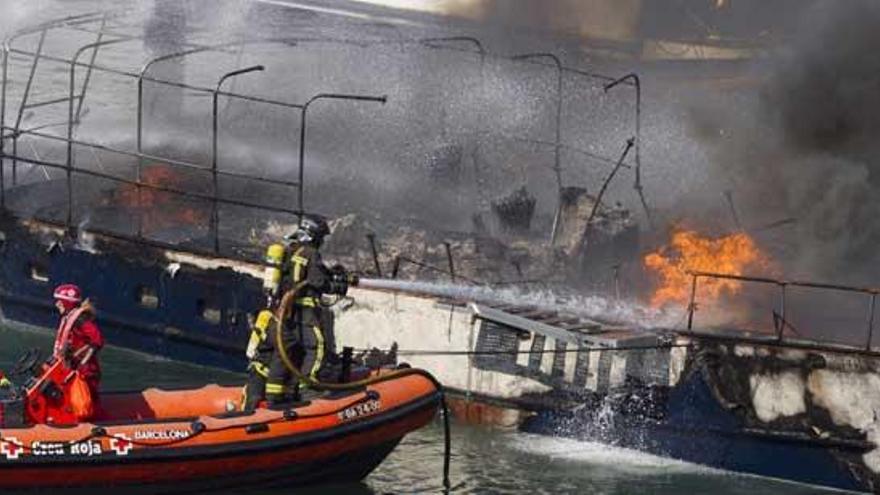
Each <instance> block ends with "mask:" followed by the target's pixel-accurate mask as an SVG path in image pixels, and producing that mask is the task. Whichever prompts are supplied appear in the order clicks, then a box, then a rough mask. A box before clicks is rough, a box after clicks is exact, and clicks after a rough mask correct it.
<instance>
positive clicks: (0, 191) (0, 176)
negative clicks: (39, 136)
mask: <svg viewBox="0 0 880 495" xmlns="http://www.w3.org/2000/svg"><path fill="white" fill-rule="evenodd" d="M8 67H9V47H8V45H7V42H6V41H5V40H4V42H3V67H2V69H0V71H2V72H0V85H2V86H3V90H2V91H0V208H5V207H6V178H5V176H6V91H7V87H6V84H7V83H6V75H7V72H8Z"/></svg>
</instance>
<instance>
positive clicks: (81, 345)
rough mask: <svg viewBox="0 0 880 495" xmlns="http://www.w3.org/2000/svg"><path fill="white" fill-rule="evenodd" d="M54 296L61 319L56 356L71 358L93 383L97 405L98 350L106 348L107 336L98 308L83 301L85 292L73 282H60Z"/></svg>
mask: <svg viewBox="0 0 880 495" xmlns="http://www.w3.org/2000/svg"><path fill="white" fill-rule="evenodd" d="M54 297H55V307H56V308H58V312H59V313H60V314H61V321H60V322H59V324H58V332H57V334H56V335H55V347H54V349H53V355H54V356H55V357H56V358H60V359H65V360H67V362H68V364H69V365H70V367H71V368H72V369H75V370H77V372H78V373H79V374H80V376H81V377H82V378H83V379H84V380H85V381H86V383H87V384H88V385H89V391H90V392H91V396H92V399H93V400H94V402H95V403H96V404H97V402H98V387H99V385H100V383H101V365H100V363H99V362H98V351H100V350H101V348H102V347H104V336H103V335H101V330H100V329H98V325H96V324H95V321H94V320H95V310H94V308H93V307H92V305H91V304H90V303H89V301H88V299H86V300H85V301H83V297H82V291H81V290H80V288H79V287H77V286H76V285H73V284H64V285H59V286H58V287H57V288H56V289H55V293H54Z"/></svg>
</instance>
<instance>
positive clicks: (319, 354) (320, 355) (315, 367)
mask: <svg viewBox="0 0 880 495" xmlns="http://www.w3.org/2000/svg"><path fill="white" fill-rule="evenodd" d="M312 331H313V332H315V340H316V341H317V349H315V362H314V364H312V370H311V371H309V376H310V377H312V378H313V379H317V378H318V371H320V370H321V363H323V362H324V332H322V331H321V328H320V327H317V326H314V327H312Z"/></svg>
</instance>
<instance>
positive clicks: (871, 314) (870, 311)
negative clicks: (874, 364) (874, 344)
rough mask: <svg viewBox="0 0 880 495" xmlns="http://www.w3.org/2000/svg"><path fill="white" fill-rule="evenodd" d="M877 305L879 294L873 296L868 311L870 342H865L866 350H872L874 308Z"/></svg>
mask: <svg viewBox="0 0 880 495" xmlns="http://www.w3.org/2000/svg"><path fill="white" fill-rule="evenodd" d="M876 305H877V293H876V292H874V293H873V294H871V305H870V307H869V309H868V340H867V342H865V350H866V351H870V350H871V341H872V340H873V339H874V308H875V307H876Z"/></svg>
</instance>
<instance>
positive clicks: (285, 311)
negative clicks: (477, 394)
mask: <svg viewBox="0 0 880 495" xmlns="http://www.w3.org/2000/svg"><path fill="white" fill-rule="evenodd" d="M304 286H305V282H301V283H299V284H297V285H296V286H294V287H293V288H292V289H290V290H288V291H287V292H285V293H284V296H283V297H282V298H281V302H280V303H279V304H278V309H277V310H276V311H275V318H274V324H275V327H274V330H275V348H276V349H277V352H278V355H279V356H280V357H281V361H282V362H283V363H284V366H285V368H287V370H288V371H289V372H290V374H291V375H293V378H294V379H296V380H298V381H299V382H301V383H305V384H307V385H308V386H309V387H311V388H313V389H315V390H352V389H356V388H360V387H365V386H368V385H373V384H376V383H381V382H384V381H388V380H391V379H394V378H400V377H403V376H408V375H420V376H422V377H424V378H427V379H428V380H430V381H431V383H433V384H434V386H435V387H436V388H437V393H438V394H439V395H440V408H441V410H442V411H443V436H444V448H443V487H444V488H445V490H446V491H447V492H448V491H449V489H450V486H451V484H450V481H449V463H450V458H451V449H452V445H451V439H450V433H449V409H448V407H447V406H446V396H445V395H444V393H443V385H442V384H441V383H440V382H439V381H437V379H436V378H434V376H433V375H431V374H430V373H428V372H427V371H425V370H420V369H416V368H403V369H396V370H393V371H390V372H386V373H381V374H377V375H374V376H371V377H368V378H364V379H361V380H356V381H353V382H347V383H326V382H322V381H320V380H318V379H316V378H313V377H312V376H310V375H308V374H305V373H303V372H302V371H301V370H300V369H299V367H298V366H296V365H295V364H294V363H293V360H292V359H291V358H290V355H289V354H288V353H287V347H286V346H285V342H284V335H283V334H284V332H283V331H282V327H281V326H282V325H283V324H284V322H285V321H287V319H288V318H289V317H291V316H292V314H293V302H294V300H295V299H296V296H297V293H298V292H299V291H300V290H301V289H302V288H303V287H304Z"/></svg>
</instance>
